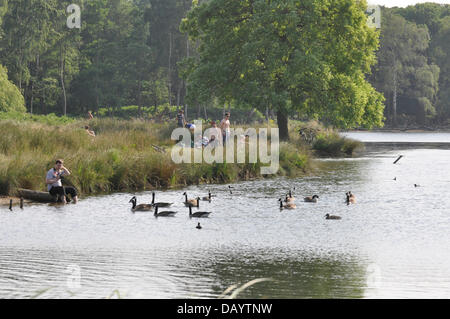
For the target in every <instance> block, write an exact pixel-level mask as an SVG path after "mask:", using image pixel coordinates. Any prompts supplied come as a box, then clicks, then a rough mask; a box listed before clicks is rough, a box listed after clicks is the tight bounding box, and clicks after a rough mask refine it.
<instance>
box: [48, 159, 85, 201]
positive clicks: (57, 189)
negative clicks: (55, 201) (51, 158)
mask: <svg viewBox="0 0 450 319" xmlns="http://www.w3.org/2000/svg"><path fill="white" fill-rule="evenodd" d="M63 163H64V162H63V160H61V159H59V160H56V162H55V166H54V167H53V168H52V169H50V170H49V171H48V172H47V177H46V180H45V183H46V184H47V191H48V192H49V193H50V195H52V196H59V198H60V199H61V201H62V202H63V203H64V204H67V202H68V200H67V199H66V196H67V195H70V196H71V197H72V199H73V203H74V204H76V203H77V202H78V193H77V190H76V189H75V188H74V187H70V186H67V187H64V186H62V182H61V178H62V177H63V176H69V175H70V171H69V170H68V169H67V168H65V167H64V165H63Z"/></svg>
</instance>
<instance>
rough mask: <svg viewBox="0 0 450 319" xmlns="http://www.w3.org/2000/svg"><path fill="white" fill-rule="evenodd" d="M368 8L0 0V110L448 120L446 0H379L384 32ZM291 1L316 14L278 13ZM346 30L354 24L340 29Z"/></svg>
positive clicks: (310, 1)
mask: <svg viewBox="0 0 450 319" xmlns="http://www.w3.org/2000/svg"><path fill="white" fill-rule="evenodd" d="M72 3H76V4H79V5H80V7H81V23H82V24H81V29H77V28H73V29H70V28H68V27H67V25H66V20H67V18H68V16H69V15H70V13H67V11H66V9H67V7H68V6H69V5H70V4H72ZM193 6H194V7H195V9H192V7H193ZM364 6H365V3H364V2H362V5H361V3H360V2H359V1H354V0H335V1H316V0H307V1H306V0H305V1H285V2H283V4H281V5H280V3H279V2H276V1H275V2H272V1H262V0H254V1H248V0H242V1H230V0H205V1H200V3H199V1H195V0H194V1H192V0H132V1H128V0H70V1H65V0H0V111H10V110H15V111H25V110H26V111H27V112H31V113H34V114H49V113H56V114H59V115H65V114H68V115H84V114H85V113H86V112H87V111H88V110H91V111H94V112H97V111H99V110H100V109H104V108H110V109H120V108H122V107H125V106H136V108H137V110H138V114H139V113H141V110H147V112H148V113H149V114H150V115H151V113H152V110H154V111H155V112H156V110H157V108H158V107H160V106H161V105H167V106H169V105H170V106H180V107H181V106H182V107H185V109H186V111H187V114H188V118H194V117H209V116H211V115H210V114H211V112H213V110H215V109H217V110H222V109H225V108H226V109H232V110H239V112H235V113H243V114H244V113H245V114H246V117H248V118H250V117H251V116H252V115H253V114H256V113H258V114H260V115H261V114H262V115H266V116H276V115H278V117H283V116H285V115H286V114H288V115H289V117H292V118H299V119H310V118H314V119H318V120H321V121H323V122H324V123H326V124H327V123H329V124H333V125H336V126H338V127H355V126H368V127H373V126H380V125H381V121H382V116H381V117H380V114H378V113H379V112H380V110H381V112H383V109H382V107H381V108H380V105H381V104H384V105H385V108H384V116H385V118H386V120H385V122H386V123H387V124H388V125H392V126H397V125H406V124H410V125H416V124H420V125H422V124H426V125H432V124H443V123H446V122H447V121H448V119H449V117H450V5H438V4H432V3H427V4H418V5H416V6H410V7H407V8H391V9H388V8H383V11H382V27H381V30H379V31H376V30H370V29H369V28H366V27H365V26H363V24H362V19H363V18H365V15H364ZM191 9H192V10H191ZM289 10H290V11H289ZM295 10H298V11H297V12H303V13H304V12H310V13H311V12H315V11H318V12H321V14H320V15H318V16H317V17H315V16H314V15H313V14H309V15H307V14H303V15H302V14H295V15H294V16H290V15H287V14H286V12H294V11H295ZM309 10H310V11H309ZM336 12H337V14H336ZM214 15H215V16H214ZM322 18H323V19H322ZM308 19H309V20H308ZM314 19H316V20H314ZM320 19H322V20H320ZM331 20H332V21H334V22H335V23H328V22H327V21H331ZM248 21H250V23H249V22H248ZM295 21H297V22H295ZM349 21H350V22H349ZM216 22H217V24H216ZM220 23H223V24H222V25H220ZM227 23H231V24H232V23H236V25H234V26H233V25H231V24H227ZM261 25H263V26H264V27H263V28H261ZM291 26H295V28H292V29H290V27H291ZM312 26H314V28H313V27H312ZM350 29H352V30H353V31H354V32H351V34H353V36H350V35H348V36H343V34H345V31H344V32H343V30H347V31H348V30H350ZM208 32H209V33H208ZM347 33H348V34H350V32H347ZM355 34H356V35H357V36H355ZM374 35H375V37H376V38H375V37H374ZM214 37H216V38H214ZM294 37H295V38H296V39H300V40H298V41H297V40H296V39H295V40H292V39H293V38H294ZM335 38H336V39H337V40H336V41H334V40H333V39H335ZM254 39H265V41H266V42H267V43H264V41H254ZM318 39H321V41H323V42H320V41H318ZM362 39H364V41H363V40H362ZM208 41H209V42H208ZM233 41H235V42H233ZM295 41H297V42H295ZM318 43H320V45H321V47H319V45H318ZM314 44H316V45H314ZM274 47H276V49H277V50H278V51H277V50H272V48H274ZM233 49H239V50H238V51H236V52H238V53H239V57H238V55H232V54H230V52H232V50H233ZM214 50H215V51H214ZM240 50H246V54H247V57H251V58H252V59H253V61H256V62H257V63H256V66H255V65H253V66H252V67H251V68H250V67H249V62H250V60H249V59H250V58H248V59H247V57H246V59H247V60H245V59H244V58H242V56H243V55H244V54H243V52H240ZM283 50H284V51H283ZM327 50H328V51H327ZM358 52H359V53H358ZM244 53H245V52H244ZM375 54H376V56H375ZM372 55H373V58H372ZM215 57H216V58H217V59H216V60H215V61H212V60H213V59H214V58H215ZM221 59H222V60H221ZM224 59H225V60H224ZM226 59H228V61H227V60H226ZM237 59H238V60H237ZM269 59H270V61H269ZM352 61H353V62H352ZM225 63H235V65H237V66H238V67H239V68H240V69H239V70H238V71H237V72H236V73H235V74H234V73H233V74H231V71H229V70H227V71H225V69H226V68H223V69H221V65H222V66H223V65H224V64H225ZM352 63H353V65H352ZM229 69H231V68H229ZM299 70H302V71H301V72H300V71H299ZM329 74H331V75H333V77H332V79H331V76H328V75H329ZM233 76H236V77H235V78H232V77H233ZM328 77H329V78H330V79H328ZM286 79H289V81H291V82H289V81H287V80H286ZM324 79H327V81H325V80H324ZM225 82H226V83H225ZM373 88H375V89H376V90H377V91H378V92H380V93H382V95H384V98H383V97H382V96H381V94H380V95H377V94H378V93H377V92H376V91H375V90H374V89H373ZM249 92H256V93H254V94H249ZM325 92H326V93H325ZM361 101H362V102H361ZM358 103H360V104H361V105H356V104H358ZM328 105H331V106H330V107H328ZM349 105H351V107H349V109H350V111H347V110H343V107H344V106H349ZM168 109H169V108H168ZM172 109H173V108H172ZM346 113H348V114H346ZM286 120H287V117H286ZM279 124H280V123H279ZM281 124H282V125H283V123H281Z"/></svg>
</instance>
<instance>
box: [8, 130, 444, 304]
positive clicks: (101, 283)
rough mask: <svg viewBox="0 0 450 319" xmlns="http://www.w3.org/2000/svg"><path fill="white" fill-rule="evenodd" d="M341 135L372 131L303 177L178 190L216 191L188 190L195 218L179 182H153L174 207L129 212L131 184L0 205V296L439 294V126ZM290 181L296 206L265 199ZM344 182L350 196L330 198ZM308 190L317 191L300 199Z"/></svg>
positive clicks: (341, 191) (143, 196)
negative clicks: (202, 214) (233, 290)
mask: <svg viewBox="0 0 450 319" xmlns="http://www.w3.org/2000/svg"><path fill="white" fill-rule="evenodd" d="M347 135H349V136H350V137H354V138H357V139H360V140H363V141H370V142H377V143H375V144H374V143H371V144H367V147H366V149H367V151H366V152H364V153H362V154H361V156H360V157H358V158H353V159H329V160H322V161H320V162H319V163H318V165H317V166H318V171H317V173H316V174H315V175H314V176H311V177H305V178H300V179H284V178H277V179H270V180H263V181H254V182H245V183H239V184H236V185H234V188H233V194H230V193H229V191H228V190H227V187H226V186H224V185H210V186H208V185H204V186H198V187H197V186H195V187H189V188H187V189H185V190H186V191H187V192H188V195H189V197H190V198H192V197H196V196H205V195H206V194H207V192H208V190H211V192H212V193H213V194H215V195H216V196H217V197H216V198H214V200H213V201H212V202H211V203H207V202H201V208H205V210H208V211H212V212H213V214H211V216H210V218H208V219H201V220H196V219H192V220H191V219H189V217H188V210H187V209H186V208H184V207H183V205H182V204H181V202H182V201H183V196H182V193H183V191H185V190H176V191H166V192H159V193H158V194H157V201H170V202H175V203H176V204H175V205H174V210H178V211H179V213H178V215H177V216H176V217H174V218H159V219H155V218H154V217H153V216H152V213H135V214H133V213H132V212H131V211H130V204H129V203H128V201H129V199H130V198H131V195H132V194H114V195H109V196H100V197H91V198H87V199H84V200H82V201H81V202H80V203H79V204H78V205H68V206H65V207H52V206H48V205H32V206H27V207H25V209H24V210H23V211H20V210H19V209H17V208H16V209H15V210H14V213H11V212H9V210H7V209H5V208H4V207H2V208H0V298H23V297H25V298H28V297H38V298H67V297H70V298H86V297H87V298H105V297H108V296H110V295H111V293H112V292H113V291H115V290H117V291H119V292H120V295H121V297H125V298H216V297H218V296H219V295H220V294H221V293H222V292H223V291H224V290H225V289H227V288H228V287H230V286H231V285H234V284H239V283H241V284H242V283H245V282H248V281H250V280H253V279H255V278H272V279H273V281H270V282H263V283H259V284H256V285H255V286H253V287H251V288H249V289H248V290H246V291H244V292H243V293H242V294H241V295H240V297H250V298H266V297H267V298H392V297H395V298H421V297H423V298H433V297H441V298H450V250H449V245H450V234H449V230H450V210H449V207H450V173H449V172H450V149H449V147H448V143H450V136H449V135H448V134H439V133H435V134H431V135H430V134H429V133H422V134H417V135H415V137H414V139H415V141H411V140H409V139H410V137H405V136H404V134H403V133H400V134H399V135H395V134H394V135H392V134H391V133H364V134H361V133H347ZM397 136H398V137H399V138H398V139H397V140H396V137H397ZM387 142H389V143H387ZM405 142H407V143H406V144H405ZM400 154H401V155H404V158H403V159H402V160H400V162H399V163H398V164H397V165H393V164H392V163H393V161H394V160H395V159H396V158H397V156H398V155H400ZM394 177H397V181H394V180H393V178H394ZM414 184H420V185H421V187H417V188H416V187H414ZM294 187H295V189H296V190H295V197H297V209H296V210H293V211H282V212H280V210H279V209H278V202H277V199H278V198H279V197H280V196H281V195H282V194H283V193H285V192H286V190H288V189H289V188H294ZM349 190H351V191H353V193H354V194H356V196H357V199H358V203H357V204H356V205H353V206H346V205H345V204H344V201H345V192H347V191H349ZM313 194H318V195H320V202H319V203H317V204H310V203H304V202H301V201H300V199H301V198H302V197H303V196H306V195H313ZM137 196H138V202H141V203H142V202H150V201H151V194H150V193H139V194H137ZM202 206H203V207H202ZM326 213H330V214H335V215H339V216H341V217H342V220H340V221H333V220H325V219H324V215H325V214H326ZM198 221H200V222H201V224H202V226H203V229H201V230H197V229H196V228H195V226H196V225H197V222H198ZM78 275H79V276H78ZM78 278H80V280H78Z"/></svg>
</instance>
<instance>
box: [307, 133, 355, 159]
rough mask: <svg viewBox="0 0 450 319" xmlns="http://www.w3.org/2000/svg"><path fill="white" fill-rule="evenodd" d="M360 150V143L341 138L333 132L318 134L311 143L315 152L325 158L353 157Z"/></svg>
mask: <svg viewBox="0 0 450 319" xmlns="http://www.w3.org/2000/svg"><path fill="white" fill-rule="evenodd" d="M361 148H363V144H362V143H361V142H359V141H355V140H352V139H349V138H346V137H343V136H341V135H339V133H337V132H335V131H327V132H321V133H319V134H318V135H317V137H316V140H315V141H314V143H313V149H314V150H315V152H316V153H317V154H318V155H319V156H326V157H343V156H353V155H354V154H355V152H356V151H357V150H359V149H361Z"/></svg>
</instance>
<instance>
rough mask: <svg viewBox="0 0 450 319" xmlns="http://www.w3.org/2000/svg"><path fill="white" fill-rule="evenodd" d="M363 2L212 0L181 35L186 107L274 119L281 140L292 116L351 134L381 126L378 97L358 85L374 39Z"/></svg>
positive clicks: (184, 25) (185, 23) (195, 12)
mask: <svg viewBox="0 0 450 319" xmlns="http://www.w3.org/2000/svg"><path fill="white" fill-rule="evenodd" d="M365 8H366V3H365V2H364V1H361V2H360V1H353V0H338V1H319V0H306V1H299V0H289V1H283V2H280V1H267V0H243V1H233V0H211V1H207V2H205V3H203V4H201V5H198V6H196V7H195V8H194V9H193V10H191V11H190V12H189V14H188V17H187V19H185V20H183V22H182V25H181V28H182V30H183V31H184V32H187V33H188V34H189V36H190V38H191V40H192V41H198V42H199V47H198V57H192V58H190V59H187V60H186V61H185V63H184V67H185V70H186V71H185V73H184V76H185V77H186V79H187V81H188V83H189V94H188V98H189V99H190V100H191V101H192V102H194V101H195V102H197V103H199V102H203V101H208V100H209V99H210V98H211V97H212V96H216V97H218V98H220V99H222V100H224V101H231V100H235V101H237V102H238V103H243V104H249V105H253V106H255V107H257V108H259V109H260V110H265V109H266V107H269V108H271V109H273V110H275V111H276V112H277V120H278V126H279V128H280V138H281V139H288V138H289V133H288V116H289V114H292V112H293V111H294V110H299V111H301V112H303V113H304V114H305V115H308V116H310V117H315V118H318V119H322V120H324V121H326V122H327V123H329V124H334V125H337V126H339V127H345V128H350V127H354V126H367V127H372V126H381V125H382V119H383V103H382V102H383V97H382V96H381V94H379V93H377V92H376V91H375V89H374V88H373V87H372V86H371V85H370V84H369V83H368V82H367V81H366V80H365V74H367V73H368V72H369V71H370V66H371V65H372V64H373V63H374V62H375V53H374V51H375V49H376V48H377V44H378V42H377V33H376V31H375V30H374V29H371V28H369V27H368V26H367V23H366V21H367V19H366V16H365V14H364V10H365Z"/></svg>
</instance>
